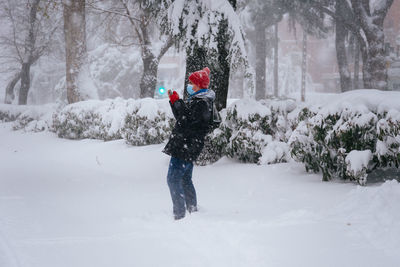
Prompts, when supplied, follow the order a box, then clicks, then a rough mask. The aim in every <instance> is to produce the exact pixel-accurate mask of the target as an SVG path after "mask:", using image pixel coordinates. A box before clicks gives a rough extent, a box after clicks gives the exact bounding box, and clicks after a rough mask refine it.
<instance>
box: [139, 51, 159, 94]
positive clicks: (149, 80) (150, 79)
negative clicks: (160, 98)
mask: <svg viewBox="0 0 400 267" xmlns="http://www.w3.org/2000/svg"><path fill="white" fill-rule="evenodd" d="M144 49H145V51H143V52H142V61H143V74H142V79H141V80H140V98H145V97H154V90H155V89H156V86H157V73H158V60H157V58H156V56H155V55H154V54H153V53H152V52H151V51H148V48H144Z"/></svg>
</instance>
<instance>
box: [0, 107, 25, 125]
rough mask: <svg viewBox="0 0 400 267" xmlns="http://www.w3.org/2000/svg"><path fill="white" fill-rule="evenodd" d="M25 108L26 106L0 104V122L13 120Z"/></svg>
mask: <svg viewBox="0 0 400 267" xmlns="http://www.w3.org/2000/svg"><path fill="white" fill-rule="evenodd" d="M27 109H28V106H16V105H9V104H0V122H10V121H15V120H16V119H17V118H18V116H19V115H21V114H22V113H24V112H25V111H26V110H27Z"/></svg>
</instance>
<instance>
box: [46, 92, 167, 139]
mask: <svg viewBox="0 0 400 267" xmlns="http://www.w3.org/2000/svg"><path fill="white" fill-rule="evenodd" d="M53 121H54V126H53V127H54V130H55V132H56V133H57V134H58V136H59V137H63V138H69V139H82V138H92V139H101V140H105V141H107V140H114V139H121V138H124V139H125V140H126V142H127V143H129V144H132V145H148V144H158V143H161V142H163V141H164V140H165V139H166V138H167V137H168V136H169V133H170V132H171V127H172V123H173V122H172V113H171V111H170V107H169V104H168V101H166V100H155V99H150V98H146V99H139V100H134V99H129V100H123V99H122V98H116V99H107V100H103V101H100V100H88V101H82V102H78V103H75V104H71V105H67V106H65V107H64V108H63V109H62V110H61V111H59V112H57V113H56V114H55V115H54V119H53Z"/></svg>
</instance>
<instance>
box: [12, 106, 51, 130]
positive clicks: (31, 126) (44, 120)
mask: <svg viewBox="0 0 400 267" xmlns="http://www.w3.org/2000/svg"><path fill="white" fill-rule="evenodd" d="M57 108H58V105H57V104H47V105H40V106H27V108H26V110H25V111H24V112H22V113H21V114H20V115H19V116H18V117H17V118H16V119H15V121H14V123H13V129H14V130H25V131H31V132H42V131H53V114H55V113H56V112H57Z"/></svg>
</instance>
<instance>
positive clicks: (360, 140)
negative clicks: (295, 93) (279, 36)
mask: <svg viewBox="0 0 400 267" xmlns="http://www.w3.org/2000/svg"><path fill="white" fill-rule="evenodd" d="M392 94H394V95H392ZM396 97H397V99H398V97H400V94H398V93H397V94H396V93H394V92H391V93H389V92H386V93H385V92H379V91H376V90H357V91H352V92H348V93H344V94H341V95H339V96H338V97H337V99H332V101H331V103H329V104H327V105H325V106H323V107H319V110H318V111H317V112H309V110H310V109H307V110H306V108H305V109H304V110H303V111H302V112H299V113H298V116H303V115H306V116H303V118H301V119H300V118H299V119H298V121H299V123H298V125H297V127H296V129H295V130H294V132H293V134H292V136H291V138H290V140H289V145H290V148H291V154H292V156H293V158H295V159H296V160H297V161H301V162H303V163H304V164H305V167H306V170H307V171H309V170H312V171H314V172H319V171H322V174H323V180H329V179H331V178H333V177H340V178H343V179H347V178H348V179H350V180H355V181H358V182H359V183H360V184H365V182H366V176H367V173H369V172H371V171H372V170H374V169H376V168H382V167H398V166H399V158H400V152H399V145H400V136H399V127H400V123H399V122H400V116H399V110H400V105H399V104H398V103H396V102H394V101H393V98H394V99H396ZM379 100H381V101H379ZM393 108H394V110H393ZM359 151H370V153H371V155H370V156H369V157H367V156H365V155H366V154H367V153H366V152H364V153H363V155H364V156H363V157H362V158H363V159H368V162H366V161H367V160H365V161H362V164H359V163H357V160H360V159H359V158H360V157H361V156H360V155H361V154H360V153H361V152H359ZM350 155H351V156H350Z"/></svg>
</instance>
